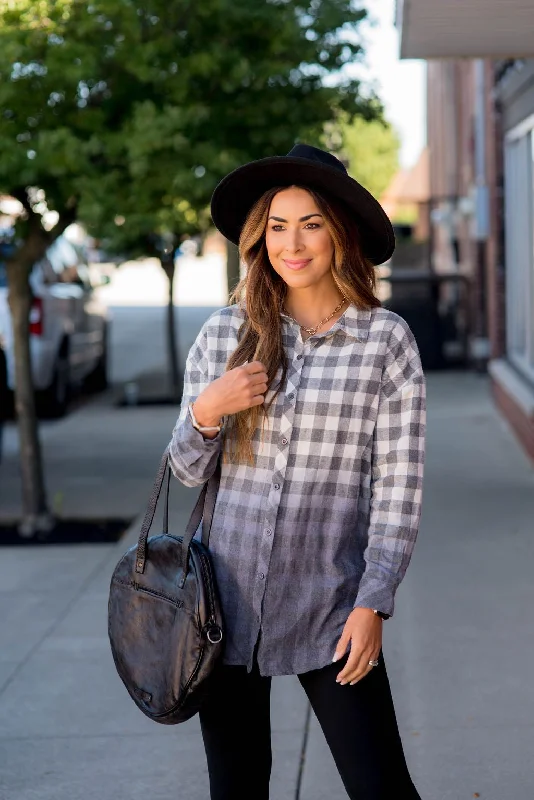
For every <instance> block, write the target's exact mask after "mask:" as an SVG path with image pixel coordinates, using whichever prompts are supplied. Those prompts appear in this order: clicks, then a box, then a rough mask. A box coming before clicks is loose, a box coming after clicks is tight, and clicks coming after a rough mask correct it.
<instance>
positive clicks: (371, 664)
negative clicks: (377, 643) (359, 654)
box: [369, 659, 378, 667]
mask: <svg viewBox="0 0 534 800" xmlns="http://www.w3.org/2000/svg"><path fill="white" fill-rule="evenodd" d="M369 666H370V667H378V659H371V661H369Z"/></svg>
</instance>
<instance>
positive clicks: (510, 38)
mask: <svg viewBox="0 0 534 800" xmlns="http://www.w3.org/2000/svg"><path fill="white" fill-rule="evenodd" d="M397 26H398V28H399V30H400V35H401V47H400V57H401V58H426V59H428V58H464V57H465V58H499V59H500V58H522V57H529V56H534V0H397Z"/></svg>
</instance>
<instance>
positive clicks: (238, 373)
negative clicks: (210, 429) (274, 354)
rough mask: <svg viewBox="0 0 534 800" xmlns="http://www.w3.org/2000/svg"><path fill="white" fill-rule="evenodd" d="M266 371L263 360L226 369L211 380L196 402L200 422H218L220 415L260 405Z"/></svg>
mask: <svg viewBox="0 0 534 800" xmlns="http://www.w3.org/2000/svg"><path fill="white" fill-rule="evenodd" d="M267 380H268V378H267V372H266V370H265V367H264V365H263V364H262V363H261V361H252V362H251V363H250V364H243V365H242V366H240V367H234V369H231V370H229V371H228V372H225V373H224V375H221V377H220V378H216V379H215V380H214V381H212V382H211V383H210V384H209V385H208V386H206V388H205V389H204V391H203V392H202V393H201V394H200V395H199V396H198V398H197V399H196V400H195V403H194V405H193V410H194V412H195V417H196V419H197V421H198V423H199V424H200V425H205V426H211V425H218V424H219V422H220V420H221V417H224V416H227V415H228V414H237V412H238V411H244V410H245V409H247V408H252V407H253V406H260V405H261V404H262V403H263V401H264V399H265V398H264V395H265V393H266V391H267V389H268V384H267Z"/></svg>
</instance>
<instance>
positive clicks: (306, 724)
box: [295, 703, 311, 800]
mask: <svg viewBox="0 0 534 800" xmlns="http://www.w3.org/2000/svg"><path fill="white" fill-rule="evenodd" d="M310 722H311V705H310V703H308V707H307V708H306V717H305V720H304V734H303V736H302V746H301V748H300V758H299V771H298V775H297V788H296V790H295V800H300V792H301V788H302V777H303V775H304V765H305V763H306V750H307V748H308V737H309V733H310Z"/></svg>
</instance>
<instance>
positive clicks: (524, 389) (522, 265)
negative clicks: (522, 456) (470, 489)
mask: <svg viewBox="0 0 534 800" xmlns="http://www.w3.org/2000/svg"><path fill="white" fill-rule="evenodd" d="M495 67H496V76H497V78H496V85H495V91H494V100H495V118H496V121H497V130H498V133H497V141H498V145H497V146H499V145H500V147H501V152H502V160H501V165H499V163H498V161H497V164H496V166H497V175H496V184H497V186H499V180H501V181H502V192H501V196H502V201H501V207H502V213H501V214H500V223H501V233H502V238H501V241H499V242H498V244H497V257H496V269H495V280H496V284H497V286H498V287H499V286H500V290H501V292H502V294H503V295H504V296H505V300H506V312H505V313H502V323H501V328H500V330H499V335H500V337H501V342H500V343H501V347H500V349H499V348H496V350H495V352H494V358H493V360H492V361H491V362H490V374H491V375H492V379H493V388H494V396H495V400H496V402H497V404H498V406H499V407H500V409H501V410H502V412H503V414H504V416H505V417H506V418H507V420H508V421H509V423H510V424H511V426H512V427H513V429H514V430H515V432H516V434H517V436H518V438H519V440H520V441H521V443H522V444H523V446H524V447H525V450H526V451H527V452H528V453H529V454H530V456H531V457H532V458H534V59H530V60H528V59H527V60H525V59H521V60H511V59H510V60H508V61H506V62H498V63H497V64H496V65H495ZM499 166H501V174H500V175H499ZM498 206H499V198H498V199H497V219H498V220H499V209H498ZM501 265H502V268H501Z"/></svg>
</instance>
